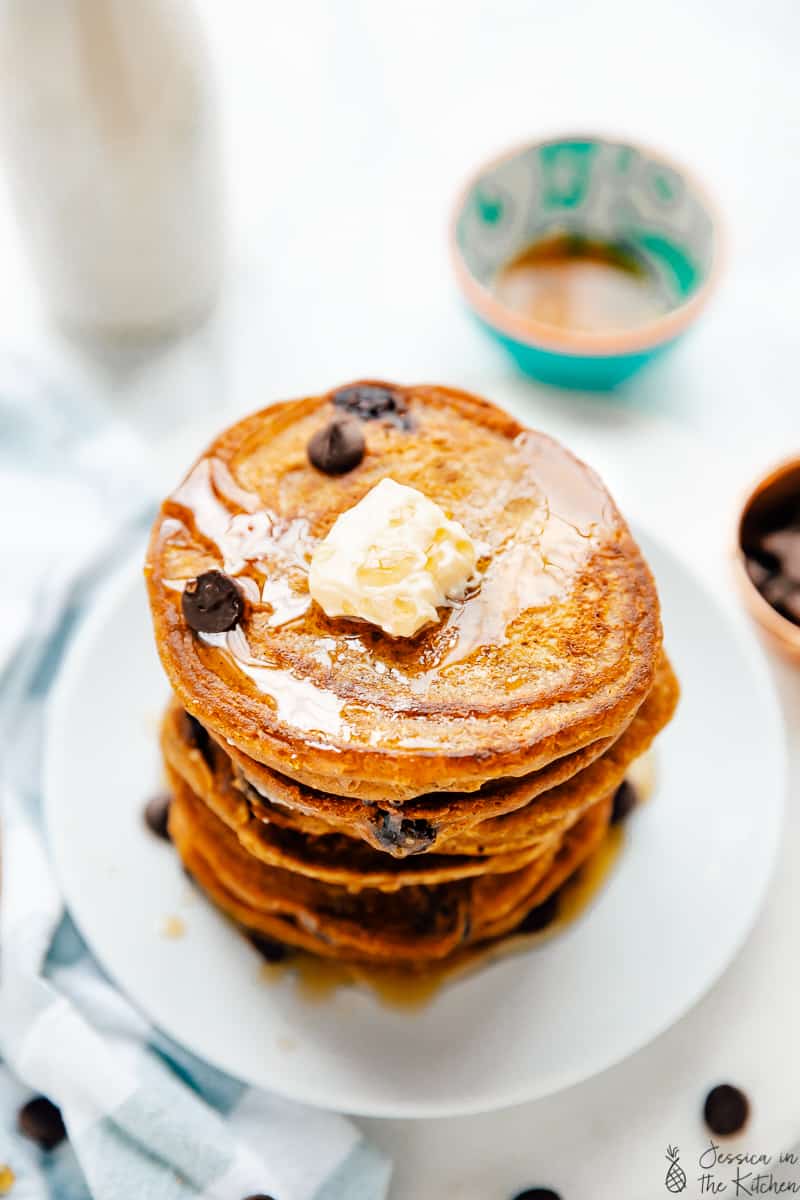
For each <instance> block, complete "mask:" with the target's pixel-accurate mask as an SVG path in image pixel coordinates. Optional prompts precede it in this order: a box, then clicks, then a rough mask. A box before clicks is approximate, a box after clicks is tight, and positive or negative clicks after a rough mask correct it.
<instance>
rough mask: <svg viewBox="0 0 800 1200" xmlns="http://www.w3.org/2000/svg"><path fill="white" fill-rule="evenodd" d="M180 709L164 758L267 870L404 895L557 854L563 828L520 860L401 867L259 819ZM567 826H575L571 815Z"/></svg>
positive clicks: (362, 847) (223, 759)
mask: <svg viewBox="0 0 800 1200" xmlns="http://www.w3.org/2000/svg"><path fill="white" fill-rule="evenodd" d="M180 716H181V710H180V709H179V710H178V719H177V720H176V713H175V708H174V706H171V707H170V709H168V711H167V714H166V717H165V721H164V724H163V728H162V739H161V744H162V751H163V754H164V761H165V764H166V766H167V768H168V770H169V771H170V772H171V773H172V774H171V777H174V775H179V776H180V777H181V778H182V779H183V780H184V782H185V783H187V784H188V786H189V787H190V788H191V789H192V792H193V793H194V795H195V796H196V797H197V798H198V799H201V800H202V801H203V803H205V804H206V806H207V807H208V808H209V809H210V810H211V812H213V813H214V815H215V816H216V817H217V818H218V819H219V820H220V821H222V822H223V823H224V824H225V825H226V826H227V827H228V829H230V830H231V831H232V832H233V833H235V835H236V837H237V838H238V839H239V842H240V844H241V845H242V847H243V848H244V849H245V850H246V851H247V852H248V853H249V854H251V855H253V857H254V858H256V859H258V860H259V861H260V862H263V863H267V864H269V865H270V866H274V867H281V868H283V869H284V870H287V871H294V872H297V873H298V874H300V875H305V876H307V877H308V878H310V879H319V880H322V881H323V882H325V883H335V884H338V885H340V886H342V887H345V888H347V890H348V891H350V892H357V891H361V890H362V889H363V888H378V889H380V890H381V891H397V890H398V889H399V888H402V887H408V886H411V885H419V884H438V883H444V882H447V881H449V880H453V879H466V878H469V877H471V876H477V875H484V874H494V873H508V872H511V871H518V870H519V869H520V868H522V867H524V866H527V865H528V864H529V863H530V862H533V861H534V860H536V859H537V858H539V857H540V856H541V855H542V854H543V853H545V852H546V850H547V849H548V848H549V847H550V846H553V845H554V844H555V843H556V842H557V840H558V837H559V835H560V832H561V827H556V826H555V825H553V826H551V827H550V828H548V829H547V830H546V831H545V832H544V833H543V834H540V835H539V836H537V837H535V838H532V839H531V840H530V842H529V844H528V845H526V846H522V847H520V848H518V849H517V850H515V851H513V852H512V853H509V854H506V853H504V852H503V851H502V850H501V851H500V852H499V853H496V854H484V853H479V854H471V855H468V856H462V855H447V856H442V855H439V854H425V855H418V856H416V857H414V858H410V859H400V860H398V859H395V858H392V857H391V856H390V855H388V854H384V853H382V852H381V851H379V850H375V849H373V848H372V846H370V845H368V843H366V842H364V841H361V840H360V839H358V838H351V837H347V836H345V835H343V834H340V833H336V832H334V831H332V830H328V832H327V834H326V835H324V836H318V835H315V834H310V833H306V832H304V831H302V830H300V829H293V828H291V826H288V825H286V824H284V825H283V826H281V825H276V824H274V823H273V822H271V821H268V820H264V819H263V818H259V817H258V816H257V815H256V814H255V813H254V812H253V807H252V805H251V804H250V803H249V802H248V800H247V797H246V796H245V795H244V794H243V792H242V791H241V789H239V788H237V787H236V786H235V782H234V778H235V777H234V773H233V769H232V766H231V762H230V759H229V758H228V757H227V756H226V754H225V753H224V751H223V750H222V749H221V748H220V747H219V746H216V745H214V746H212V747H210V748H209V751H208V752H207V754H206V755H205V756H203V755H201V754H199V753H198V752H197V750H196V749H195V748H194V747H193V745H192V743H191V742H190V741H188V740H187V739H186V738H185V736H183V737H182V736H181V732H182V731H181V726H183V728H184V729H185V726H186V721H185V720H184V721H181V720H180ZM567 819H569V814H568V817H567Z"/></svg>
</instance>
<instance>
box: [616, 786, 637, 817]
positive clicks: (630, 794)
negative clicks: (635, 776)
mask: <svg viewBox="0 0 800 1200" xmlns="http://www.w3.org/2000/svg"><path fill="white" fill-rule="evenodd" d="M638 803H639V797H638V796H637V794H636V788H635V787H634V786H633V784H632V783H631V782H630V780H628V779H623V781H622V783H621V784H620V785H619V787H618V788H617V790H616V791H615V792H614V804H613V807H612V809H611V824H612V825H619V823H620V822H621V821H624V820H625V819H626V817H629V816H630V815H631V813H632V812H633V810H634V809H635V808H636V805H637V804H638Z"/></svg>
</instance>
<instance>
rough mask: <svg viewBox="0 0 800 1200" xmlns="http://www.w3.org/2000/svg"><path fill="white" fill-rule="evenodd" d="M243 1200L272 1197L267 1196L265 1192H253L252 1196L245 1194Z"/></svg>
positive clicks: (272, 1198)
mask: <svg viewBox="0 0 800 1200" xmlns="http://www.w3.org/2000/svg"><path fill="white" fill-rule="evenodd" d="M244 1200H274V1197H272V1196H268V1195H267V1193H266V1192H254V1193H253V1195H252V1196H245V1197H244Z"/></svg>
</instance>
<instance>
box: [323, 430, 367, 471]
mask: <svg viewBox="0 0 800 1200" xmlns="http://www.w3.org/2000/svg"><path fill="white" fill-rule="evenodd" d="M366 445H367V443H366V440H365V438H364V434H363V431H362V429H361V426H360V425H359V424H358V422H357V421H354V420H353V418H352V417H344V416H342V417H334V419H333V420H332V421H330V422H329V423H328V424H327V425H325V426H324V427H323V428H322V429H318V430H317V432H316V433H314V434H312V435H311V437H310V438H309V442H308V459H309V462H310V463H311V465H312V466H313V467H316V468H317V470H318V471H322V472H323V473H324V474H325V475H345V474H346V473H347V472H348V471H352V470H353V469H354V468H355V467H357V466H358V465H359V463H360V462H361V461H362V460H363V458H364V451H365V450H366Z"/></svg>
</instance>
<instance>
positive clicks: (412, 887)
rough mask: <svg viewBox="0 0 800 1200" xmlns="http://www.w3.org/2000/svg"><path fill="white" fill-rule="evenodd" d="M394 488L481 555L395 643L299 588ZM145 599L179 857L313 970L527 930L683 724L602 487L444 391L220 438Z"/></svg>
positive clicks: (356, 394) (636, 566)
mask: <svg viewBox="0 0 800 1200" xmlns="http://www.w3.org/2000/svg"><path fill="white" fill-rule="evenodd" d="M343 415H347V416H349V418H350V419H351V421H353V422H357V423H358V424H359V426H360V429H361V434H362V435H363V443H364V445H365V450H364V454H363V458H362V459H361V461H360V462H358V463H357V465H355V466H353V467H352V469H350V470H347V471H345V472H344V473H339V472H340V467H339V466H336V468H335V471H336V473H334V469H333V468H332V469H331V471H330V472H326V471H325V469H324V463H323V469H319V467H318V466H314V465H312V463H311V461H310V460H309V457H308V444H309V441H310V439H311V438H312V436H313V435H314V434H315V433H317V432H318V431H319V430H320V429H323V428H325V427H326V426H328V425H329V424H330V422H331V421H332V420H335V419H341V418H342V416H343ZM387 476H388V477H391V478H393V479H394V480H396V481H397V482H399V483H403V484H406V485H408V486H410V487H414V488H416V489H417V490H418V491H420V492H422V493H423V494H424V495H426V496H427V497H429V498H430V499H431V500H433V501H435V502H436V503H437V504H438V505H439V506H440V507H441V508H442V509H443V510H444V511H445V512H446V513H447V515H448V516H451V517H453V518H454V519H455V520H457V521H459V522H460V523H461V524H462V525H463V526H464V528H465V529H466V530H467V532H468V533H469V534H470V536H471V537H472V538H473V539H474V540H475V541H476V542H477V543H478V544H479V545H480V547H481V555H482V557H481V561H480V564H479V566H480V583H479V585H478V586H477V587H475V588H474V589H473V591H472V592H471V593H470V594H469V595H468V596H467V597H466V598H465V599H463V600H459V601H458V602H455V603H453V604H452V605H451V606H449V607H447V608H444V609H442V610H440V613H439V617H440V619H439V621H438V622H437V623H436V624H433V625H430V626H428V627H426V628H424V629H423V630H421V631H420V632H419V633H418V634H417V635H416V636H414V637H412V638H393V637H390V636H388V635H387V634H385V633H383V632H382V631H381V630H380V628H378V627H376V626H374V625H371V624H367V623H366V622H362V621H358V620H355V619H346V618H335V619H332V618H329V617H327V616H326V615H325V614H324V612H323V611H322V610H321V609H320V608H319V606H318V605H317V604H315V603H314V602H313V601H312V599H311V597H310V596H309V593H308V579H307V576H308V564H309V559H310V556H311V554H312V552H313V550H314V547H315V546H316V545H317V544H318V543H319V541H320V540H321V539H322V538H324V537H325V535H326V534H327V532H328V531H329V529H330V528H331V525H332V524H333V522H334V521H335V519H336V518H337V516H338V515H339V514H340V513H342V512H343V511H345V510H346V509H349V508H351V507H352V506H353V505H354V504H356V503H357V502H358V501H359V500H360V499H361V498H362V497H363V496H364V495H365V494H366V493H367V492H369V491H370V489H371V488H372V487H373V486H374V485H375V484H376V483H378V482H379V481H380V480H381V479H383V478H385V477H387ZM209 571H214V572H221V573H222V577H223V583H226V584H227V585H228V587H229V588H230V581H231V580H232V581H233V585H234V587H233V588H232V589H231V591H233V592H234V593H235V597H236V601H237V603H236V606H235V611H234V617H235V619H233V618H231V622H229V623H228V625H226V628H224V629H212V630H208V629H199V630H198V629H197V628H193V627H192V626H191V623H190V622H189V621H188V620H187V615H186V613H187V609H186V607H185V604H184V603H183V600H184V599H185V597H184V592H185V591H186V590H187V588H189V589H191V588H193V587H194V586H195V585H194V582H193V581H195V580H197V579H198V577H201V576H204V575H205V573H206V572H209ZM146 576H147V581H148V588H149V594H150V602H151V607H152V613H153V622H154V628H155V636H156V641H157V645H158V649H159V653H160V655H161V659H162V662H163V665H164V668H165V670H166V672H167V675H168V676H169V679H170V682H171V684H172V687H173V690H174V696H173V698H172V700H171V701H170V704H169V706H168V708H167V712H166V715H165V718H164V723H163V729H162V749H163V756H164V762H165V765H166V770H167V775H168V779H169V784H170V789H171V792H172V797H173V799H172V804H171V808H170V819H169V825H170V834H171V837H172V840H173V842H174V844H175V846H176V848H177V850H178V853H179V854H180V856H181V858H182V860H183V862H184V864H185V866H186V868H187V869H188V870H189V872H190V873H191V874H192V875H193V876H194V877H195V879H196V880H197V881H198V883H199V884H200V885H201V887H202V888H203V889H204V890H205V891H206V892H207V893H208V895H209V896H210V897H211V898H212V899H213V900H214V901H215V902H216V904H218V905H219V907H220V908H221V909H223V910H224V911H225V912H226V913H228V914H229V915H230V916H231V917H232V918H233V919H234V920H235V921H236V922H238V923H239V924H240V925H241V926H243V927H244V928H245V929H246V930H248V931H249V932H251V933H256V934H259V935H260V936H262V937H267V938H270V939H274V940H276V941H278V942H281V943H285V944H288V945H291V946H297V947H302V948H304V949H306V950H309V951H312V952H314V953H316V954H320V955H324V956H328V957H333V958H340V959H344V960H350V961H359V962H374V963H387V962H390V963H393V964H404V965H409V966H422V965H424V964H427V963H430V962H433V961H439V960H443V959H447V958H448V957H449V956H454V955H456V954H457V953H458V952H460V951H461V950H462V948H463V947H465V946H474V945H477V944H481V943H485V942H488V941H489V940H491V939H495V938H498V937H500V936H501V935H504V934H506V933H509V932H511V931H513V930H515V929H517V928H518V927H520V925H523V924H524V923H525V921H526V919H528V918H529V914H530V913H531V912H532V910H535V909H537V908H538V907H539V906H541V905H542V904H543V903H545V902H546V901H547V900H548V899H549V898H550V897H552V896H553V894H554V893H555V892H556V891H557V890H558V889H559V888H560V887H561V886H562V885H563V884H564V882H565V881H566V880H567V879H569V877H570V876H571V875H573V874H574V873H575V872H576V870H577V869H578V868H579V867H580V866H581V864H582V863H583V862H584V861H585V860H586V859H587V857H588V856H589V855H591V854H592V852H593V851H594V850H595V849H596V848H597V847H598V846H599V845H600V843H601V842H602V840H603V838H604V836H605V834H606V831H607V828H608V825H609V821H610V819H611V813H612V801H613V797H614V794H615V791H616V790H617V788H618V787H619V786H620V784H621V783H622V782H623V780H624V778H625V774H626V772H627V770H628V768H629V766H630V765H631V763H632V762H633V761H634V760H635V759H636V758H637V757H639V756H640V755H641V754H642V753H644V751H645V750H647V748H648V747H649V745H650V744H651V742H652V740H653V738H654V737H655V736H656V734H657V733H658V732H659V730H660V729H662V728H663V727H664V725H665V724H666V723H667V722H668V721H669V719H670V717H671V716H672V713H673V710H674V707H675V704H676V701H677V694H678V687H677V683H676V680H675V677H674V675H673V673H672V670H671V668H670V666H669V663H668V661H667V659H666V657H665V655H664V653H663V649H662V644H661V643H662V633H661V623H660V616H659V605H658V597H657V595H656V590H655V586H654V583H653V579H652V576H651V574H650V572H649V570H648V568H647V565H646V563H645V562H644V560H643V558H642V555H641V552H640V551H639V548H638V546H637V545H636V543H635V541H634V540H633V538H632V536H631V534H630V531H629V530H628V528H627V526H626V524H625V522H624V520H623V518H622V517H621V515H620V513H619V512H618V510H617V508H616V506H615V505H614V502H613V501H612V499H611V497H610V496H609V494H608V492H607V491H606V490H605V488H604V486H603V484H602V483H601V481H600V480H599V479H598V478H597V476H596V475H595V474H594V473H593V472H592V471H591V470H590V469H589V468H588V467H587V466H585V465H584V464H583V463H581V462H579V461H578V460H577V459H576V458H574V457H573V456H572V455H571V454H569V452H568V451H566V450H565V449H563V447H561V446H560V445H559V444H558V443H556V442H554V441H553V440H552V439H550V438H548V437H546V436H545V435H544V434H541V433H537V432H534V431H531V430H527V429H525V428H523V427H522V426H521V425H520V424H519V423H518V422H517V421H515V420H514V419H513V418H512V417H510V416H508V415H507V414H506V413H504V412H502V411H500V410H499V409H497V408H496V407H494V406H493V405H490V404H488V403H487V402H486V401H484V400H481V399H478V398H476V397H474V396H470V395H467V394H465V393H462V392H456V391H453V390H450V389H446V388H438V387H415V388H399V387H395V386H394V385H389V384H378V383H371V382H370V383H361V384H354V385H349V386H348V387H345V388H340V389H338V390H337V391H335V392H333V393H329V394H327V395H324V396H317V397H312V398H307V399H303V400H297V401H291V402H288V403H285V404H280V405H276V406H273V407H271V408H268V409H266V410H264V411H263V412H259V413H256V414H255V415H253V416H251V417H248V418H247V419H245V420H243V421H241V422H239V423H238V424H236V425H234V426H233V427H232V428H230V429H228V430H227V431H226V432H224V433H223V434H222V435H221V436H220V437H219V438H218V439H217V440H216V441H215V442H214V443H213V444H212V445H211V447H210V448H209V449H208V451H207V452H206V454H205V455H204V456H203V457H202V458H201V459H200V460H199V461H198V462H197V463H196V464H195V466H194V467H193V468H192V470H191V471H190V472H189V474H188V476H187V477H186V479H185V480H184V482H183V483H182V484H181V485H180V487H179V488H178V489H177V490H176V491H175V492H174V493H173V494H172V496H170V497H169V499H167V500H166V501H165V503H164V504H163V506H162V509H161V512H160V514H159V516H158V518H157V520H156V523H155V526H154V529H153V533H152V538H151V542H150V548H149V552H148V560H147V565H146ZM214 578H215V579H217V580H218V579H219V576H215V577H214ZM223 607H224V605H223Z"/></svg>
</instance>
